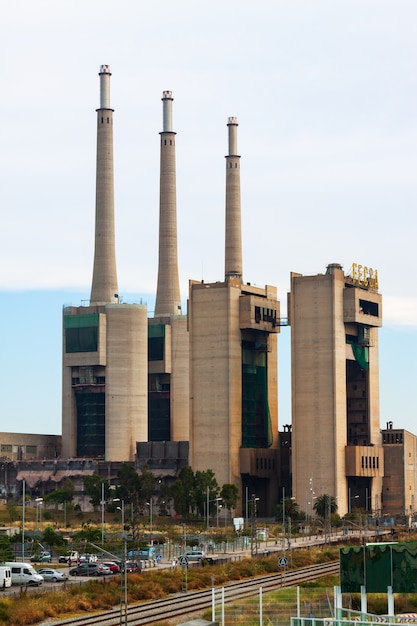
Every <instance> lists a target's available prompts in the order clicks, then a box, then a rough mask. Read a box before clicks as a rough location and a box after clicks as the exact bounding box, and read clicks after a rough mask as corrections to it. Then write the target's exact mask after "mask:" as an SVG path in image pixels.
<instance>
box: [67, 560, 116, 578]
mask: <svg viewBox="0 0 417 626" xmlns="http://www.w3.org/2000/svg"><path fill="white" fill-rule="evenodd" d="M69 573H70V576H106V575H107V574H110V570H109V568H108V567H106V566H105V565H102V564H101V563H80V565H77V567H74V568H73V569H70V571H69Z"/></svg>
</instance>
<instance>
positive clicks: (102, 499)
mask: <svg viewBox="0 0 417 626" xmlns="http://www.w3.org/2000/svg"><path fill="white" fill-rule="evenodd" d="M100 504H101V545H102V546H104V481H103V482H102V483H101V501H100Z"/></svg>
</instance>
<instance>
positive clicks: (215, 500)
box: [207, 492, 222, 530]
mask: <svg viewBox="0 0 417 626" xmlns="http://www.w3.org/2000/svg"><path fill="white" fill-rule="evenodd" d="M207 495H208V492H207ZM221 499H222V498H220V497H217V498H214V500H208V499H207V530H208V529H209V526H210V504H211V503H212V502H215V503H216V519H217V528H219V502H220V500H221Z"/></svg>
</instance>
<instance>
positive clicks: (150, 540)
mask: <svg viewBox="0 0 417 626" xmlns="http://www.w3.org/2000/svg"><path fill="white" fill-rule="evenodd" d="M146 504H147V505H148V507H149V545H150V546H151V545H152V498H151V499H150V500H149V502H147V503H146Z"/></svg>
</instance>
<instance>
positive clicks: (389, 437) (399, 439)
mask: <svg viewBox="0 0 417 626" xmlns="http://www.w3.org/2000/svg"><path fill="white" fill-rule="evenodd" d="M382 443H403V434H402V433H383V434H382Z"/></svg>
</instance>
